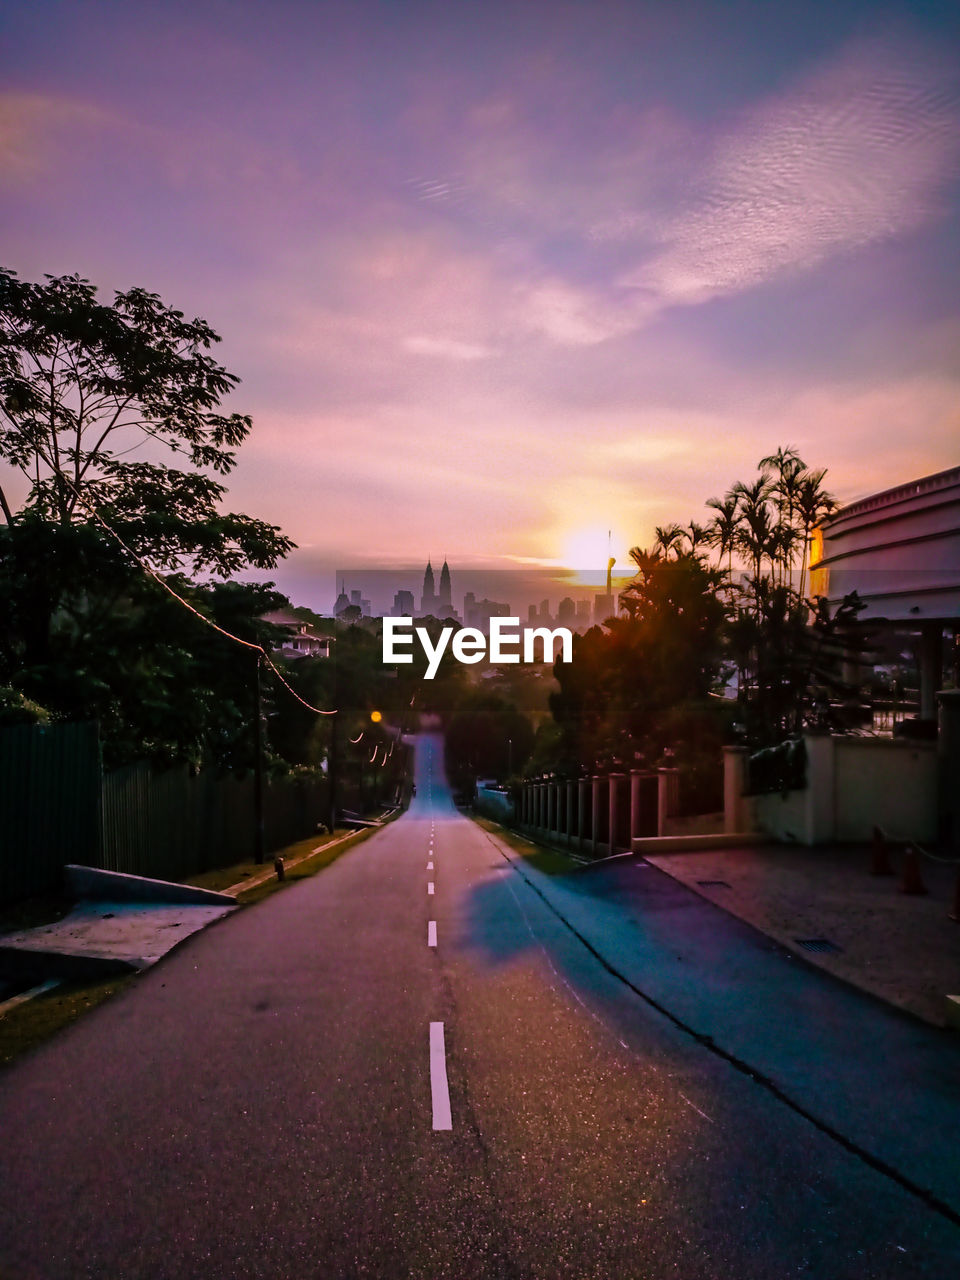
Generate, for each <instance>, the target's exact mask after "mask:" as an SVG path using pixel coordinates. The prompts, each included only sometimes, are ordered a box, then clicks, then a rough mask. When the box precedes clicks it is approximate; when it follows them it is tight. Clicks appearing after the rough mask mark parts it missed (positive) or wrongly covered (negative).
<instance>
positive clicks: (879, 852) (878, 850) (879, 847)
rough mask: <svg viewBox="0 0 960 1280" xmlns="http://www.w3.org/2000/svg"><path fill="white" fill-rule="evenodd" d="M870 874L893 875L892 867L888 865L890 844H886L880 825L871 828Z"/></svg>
mask: <svg viewBox="0 0 960 1280" xmlns="http://www.w3.org/2000/svg"><path fill="white" fill-rule="evenodd" d="M870 874H871V875H872V876H892V875H893V867H892V866H891V865H890V846H889V845H888V844H887V838H886V836H885V835H884V834H883V828H882V827H874V828H873V861H872V863H871V865H870Z"/></svg>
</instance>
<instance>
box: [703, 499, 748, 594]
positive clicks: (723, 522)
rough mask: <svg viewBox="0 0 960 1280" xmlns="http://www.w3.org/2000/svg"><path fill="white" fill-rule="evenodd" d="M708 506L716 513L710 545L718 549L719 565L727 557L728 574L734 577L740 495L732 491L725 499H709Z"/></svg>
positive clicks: (710, 528) (712, 522) (711, 530)
mask: <svg viewBox="0 0 960 1280" xmlns="http://www.w3.org/2000/svg"><path fill="white" fill-rule="evenodd" d="M707 506H708V507H712V508H713V510H714V511H716V513H717V514H716V515H715V516H714V517H713V519H712V520H711V522H710V527H709V530H708V534H709V538H710V544H711V546H714V547H716V548H717V563H718V564H720V563H722V562H723V557H724V556H726V557H727V574H728V576H729V577H731V578H732V577H733V548H734V546H735V545H736V540H737V523H738V517H739V515H740V495H739V494H738V493H735V492H733V491H732V490H731V492H730V493H728V494H727V495H726V497H724V498H709V499H708V500H707Z"/></svg>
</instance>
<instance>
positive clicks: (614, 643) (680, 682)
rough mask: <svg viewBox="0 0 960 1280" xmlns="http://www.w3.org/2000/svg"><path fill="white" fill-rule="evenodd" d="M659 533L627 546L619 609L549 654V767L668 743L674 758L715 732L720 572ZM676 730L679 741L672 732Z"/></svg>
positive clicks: (654, 749) (649, 755)
mask: <svg viewBox="0 0 960 1280" xmlns="http://www.w3.org/2000/svg"><path fill="white" fill-rule="evenodd" d="M670 545H671V546H673V547H674V548H675V549H674V551H673V552H672V553H671V554H667V553H666V552H665V551H664V549H663V546H662V543H661V544H659V545H656V546H654V548H653V549H652V550H650V551H645V550H643V549H641V548H639V547H634V548H633V550H632V551H631V552H630V554H631V556H632V558H633V560H634V563H635V564H636V566H637V571H638V572H637V575H636V578H635V579H634V580H633V582H632V583H631V584H630V586H628V587H627V588H626V590H625V591H624V592H622V593H621V596H620V609H621V613H620V616H619V617H617V618H611V619H609V620H608V621H607V622H606V623H605V624H604V626H603V627H602V628H601V627H592V628H591V629H590V630H589V631H588V632H586V633H585V634H584V635H583V636H578V637H575V639H574V647H573V661H572V662H570V663H568V664H564V663H558V664H557V666H556V668H555V675H556V678H557V681H558V683H559V685H560V691H559V692H558V693H556V694H554V695H553V697H552V698H551V709H552V710H553V714H554V718H555V719H556V721H557V723H558V724H559V726H560V729H561V747H560V750H559V751H558V752H557V764H558V767H559V768H561V769H562V770H565V771H573V772H579V771H590V770H592V769H594V768H598V767H609V766H616V767H628V766H630V765H632V764H634V763H635V762H636V757H637V756H638V755H639V756H642V757H643V758H645V759H646V761H647V762H648V763H649V764H653V763H655V762H656V760H657V759H658V758H659V757H660V756H661V755H662V753H663V752H664V750H665V749H666V748H667V747H670V748H671V749H676V750H677V752H678V755H679V756H680V757H681V758H682V757H683V756H684V755H685V754H687V755H690V754H693V753H695V752H697V751H698V750H699V744H700V743H702V742H704V741H709V742H714V741H716V746H717V752H719V738H718V737H717V734H716V728H715V725H716V722H717V719H718V714H719V710H720V708H719V706H718V700H717V699H714V698H711V697H710V695H711V694H712V693H713V692H714V691H715V689H716V686H717V683H718V680H719V677H720V673H721V666H722V647H721V645H722V628H723V625H724V620H725V617H726V606H725V604H724V603H723V601H722V599H721V596H720V587H721V585H722V581H723V575H722V574H721V573H720V572H719V571H718V570H715V569H712V568H710V567H709V566H708V565H707V564H706V562H705V558H704V557H703V556H702V555H700V554H698V553H695V552H692V551H680V550H677V549H676V546H675V541H674V540H671V541H670ZM680 739H682V741H681V740H680Z"/></svg>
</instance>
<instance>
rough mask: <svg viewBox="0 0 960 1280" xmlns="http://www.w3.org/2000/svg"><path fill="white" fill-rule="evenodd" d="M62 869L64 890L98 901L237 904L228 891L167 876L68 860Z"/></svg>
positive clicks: (79, 896) (210, 904)
mask: <svg viewBox="0 0 960 1280" xmlns="http://www.w3.org/2000/svg"><path fill="white" fill-rule="evenodd" d="M63 871H64V876H65V877H66V882H67V891H68V892H69V893H70V894H71V896H72V897H74V898H93V899H94V900H95V901H98V902H165V903H181V902H182V903H189V904H192V905H198V904H206V905H208V906H227V905H230V906H235V905H236V899H235V898H234V897H233V896H232V895H231V894H230V893H217V892H216V891H215V890H213V889H198V888H196V887H195V886H194V885H189V884H175V883H173V882H172V881H170V880H151V879H149V878H148V877H146V876H131V875H127V874H126V873H125V872H123V871H104V870H103V869H102V868H100V867H81V866H78V865H77V864H76V863H69V864H68V865H67V866H65V867H64V869H63Z"/></svg>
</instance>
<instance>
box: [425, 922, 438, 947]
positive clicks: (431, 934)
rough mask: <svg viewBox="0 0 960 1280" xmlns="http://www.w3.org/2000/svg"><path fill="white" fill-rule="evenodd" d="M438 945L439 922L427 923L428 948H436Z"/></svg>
mask: <svg viewBox="0 0 960 1280" xmlns="http://www.w3.org/2000/svg"><path fill="white" fill-rule="evenodd" d="M436 945H437V922H436V920H428V921H427V946H428V947H435V946H436Z"/></svg>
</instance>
